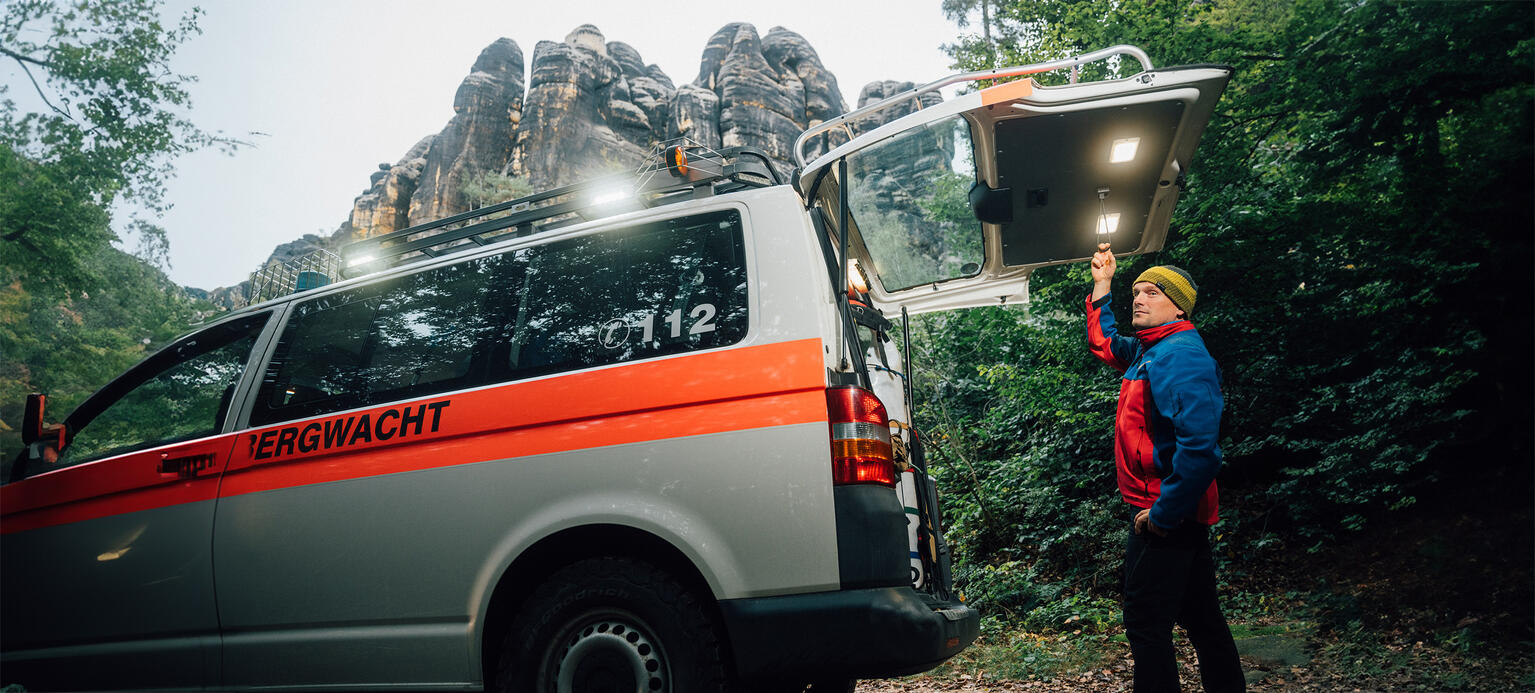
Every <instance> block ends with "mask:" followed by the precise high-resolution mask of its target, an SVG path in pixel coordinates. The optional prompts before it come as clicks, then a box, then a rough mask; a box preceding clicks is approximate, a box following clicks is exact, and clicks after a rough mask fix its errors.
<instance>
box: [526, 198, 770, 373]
mask: <svg viewBox="0 0 1535 693" xmlns="http://www.w3.org/2000/svg"><path fill="white" fill-rule="evenodd" d="M532 251H533V252H532V253H531V254H530V255H529V258H528V269H527V274H526V275H525V277H524V282H523V286H522V289H521V291H520V299H521V300H520V301H519V308H520V310H518V311H517V313H516V315H517V319H516V324H515V326H514V328H513V330H512V337H511V340H510V342H509V343H508V344H507V345H505V353H504V355H502V357H501V358H498V359H496V361H497V363H496V367H497V371H498V373H504V374H505V375H504V376H503V377H511V378H521V377H528V376H536V375H542V374H546V373H554V372H559V371H566V370H573V369H577V368H589V367H592V366H602V365H607V364H611V363H619V362H623V361H630V360H634V359H640V358H650V357H653V356H662V355H666V354H675V353H681V352H685V351H696V350H699V349H712V348H715V347H721V346H726V345H729V344H734V343H735V342H738V341H740V340H741V339H742V338H743V337H745V336H746V329H747V291H746V252H745V249H744V242H743V240H742V235H741V215H740V213H739V212H736V211H734V210H726V211H720V212H711V213H708V214H701V215H696V216H691V217H683V218H680V219H673V220H669V221H665V222H659V223H654V224H646V225H643V226H636V227H631V228H627V229H618V230H615V231H611V232H607V233H602V234H596V235H592V236H583V237H580V238H572V239H569V240H565V241H560V242H556V243H551V244H549V245H545V246H540V247H537V248H533V249H532ZM502 369H504V370H502Z"/></svg>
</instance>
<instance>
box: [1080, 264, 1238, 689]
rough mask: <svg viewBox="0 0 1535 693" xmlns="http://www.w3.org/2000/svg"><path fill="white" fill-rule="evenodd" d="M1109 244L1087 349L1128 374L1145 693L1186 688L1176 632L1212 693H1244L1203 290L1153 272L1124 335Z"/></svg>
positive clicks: (1138, 292)
mask: <svg viewBox="0 0 1535 693" xmlns="http://www.w3.org/2000/svg"><path fill="white" fill-rule="evenodd" d="M1115 267H1116V265H1115V262H1114V255H1113V253H1111V252H1110V251H1109V245H1108V244H1107V243H1103V244H1100V245H1099V246H1098V252H1097V253H1095V254H1094V255H1093V260H1092V274H1093V293H1092V295H1091V296H1089V297H1088V300H1087V341H1088V348H1089V349H1090V350H1091V351H1092V352H1093V355H1094V356H1097V357H1098V358H1100V359H1103V361H1104V362H1106V363H1108V364H1109V365H1110V366H1113V367H1114V368H1116V369H1118V370H1119V371H1120V372H1122V373H1124V379H1123V380H1122V381H1120V387H1119V406H1118V408H1117V411H1116V413H1115V417H1114V461H1115V467H1116V469H1117V471H1118V478H1119V492H1120V495H1122V496H1123V497H1124V499H1125V502H1127V503H1129V504H1130V505H1131V506H1132V507H1133V508H1135V509H1136V510H1137V512H1136V513H1135V518H1134V520H1133V522H1132V524H1131V528H1130V533H1129V539H1128V541H1127V542H1126V546H1125V602H1124V621H1125V635H1126V637H1127V638H1128V639H1129V640H1130V652H1131V654H1132V655H1133V656H1134V657H1135V690H1136V691H1137V692H1146V691H1177V690H1178V668H1177V661H1176V659H1175V657H1174V652H1173V640H1172V634H1173V624H1174V623H1177V624H1179V625H1181V626H1183V629H1184V630H1185V631H1186V632H1187V633H1188V637H1189V641H1190V642H1192V643H1193V644H1194V649H1195V651H1196V652H1197V653H1198V654H1199V674H1200V678H1201V679H1202V680H1203V682H1204V688H1205V690H1206V691H1211V692H1215V691H1243V690H1246V682H1245V680H1244V678H1243V675H1242V665H1241V662H1240V661H1239V660H1238V659H1237V650H1236V643H1235V642H1234V641H1233V640H1232V639H1231V630H1230V629H1229V628H1227V626H1226V617H1225V616H1224V615H1223V614H1222V613H1221V609H1220V603H1219V601H1218V600H1217V598H1216V594H1215V562H1214V560H1213V559H1212V558H1211V555H1210V538H1209V530H1210V525H1213V524H1215V521H1216V514H1217V510H1218V506H1217V502H1216V501H1217V496H1216V489H1215V473H1216V472H1217V471H1219V470H1220V466H1221V451H1220V447H1219V446H1218V445H1217V438H1218V436H1219V432H1220V421H1221V391H1220V378H1219V376H1217V375H1216V371H1215V360H1214V359H1212V358H1210V352H1209V351H1207V350H1206V349H1205V344H1204V340H1202V339H1200V338H1199V333H1198V332H1196V331H1195V330H1194V326H1193V325H1191V324H1189V321H1188V319H1187V318H1188V315H1189V313H1191V312H1192V311H1193V310H1194V302H1195V298H1197V297H1198V294H1199V287H1198V286H1197V285H1195V284H1194V280H1193V279H1192V278H1190V277H1189V275H1188V273H1187V272H1184V271H1183V270H1181V269H1178V268H1177V267H1173V266H1171V265H1163V266H1159V267H1153V268H1151V269H1149V270H1146V271H1145V272H1144V273H1142V274H1141V276H1140V277H1138V278H1136V280H1135V283H1134V284H1133V285H1132V286H1131V296H1132V298H1133V301H1132V304H1131V305H1132V310H1133V314H1132V317H1131V319H1130V325H1131V326H1132V327H1134V328H1135V329H1136V333H1135V336H1134V337H1125V336H1122V335H1119V334H1118V332H1117V331H1116V330H1115V328H1114V314H1113V313H1112V312H1111V311H1109V310H1108V309H1107V307H1108V303H1109V286H1110V283H1111V280H1112V279H1113V277H1114V270H1115Z"/></svg>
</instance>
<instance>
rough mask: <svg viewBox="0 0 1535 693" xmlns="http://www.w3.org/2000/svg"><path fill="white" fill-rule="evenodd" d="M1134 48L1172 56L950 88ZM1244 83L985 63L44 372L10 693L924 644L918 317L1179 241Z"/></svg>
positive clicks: (790, 656) (653, 666)
mask: <svg viewBox="0 0 1535 693" xmlns="http://www.w3.org/2000/svg"><path fill="white" fill-rule="evenodd" d="M1100 60H1109V61H1111V64H1112V61H1118V62H1120V63H1124V65H1125V66H1128V65H1129V64H1130V61H1132V60H1134V61H1138V62H1139V63H1140V64H1141V66H1142V70H1141V71H1140V72H1139V73H1137V74H1135V75H1134V76H1131V77H1128V78H1123V79H1112V80H1105V81H1094V82H1080V81H1075V80H1074V81H1073V82H1072V83H1070V84H1067V85H1064V86H1053V87H1046V86H1041V85H1039V84H1038V83H1036V82H1035V81H1034V80H1032V79H1030V78H1027V77H1025V78H1023V79H1019V80H1017V81H1010V82H1005V83H1000V84H995V85H994V86H985V87H984V88H977V89H975V90H973V91H971V92H969V93H966V94H962V95H960V96H958V97H955V98H953V99H950V100H948V101H941V102H938V103H934V100H933V99H931V98H930V97H929V98H928V99H926V100H924V99H923V98H922V97H923V96H925V95H928V94H931V93H933V92H936V91H937V90H938V89H941V88H943V87H946V86H949V85H952V84H961V83H975V82H978V81H982V80H996V79H998V78H1006V77H1015V76H1025V75H1028V74H1032V73H1038V72H1043V71H1047V70H1061V69H1070V70H1072V71H1073V75H1075V73H1076V70H1077V68H1078V66H1081V65H1083V64H1086V63H1090V62H1096V61H1100ZM1125 71H1127V72H1128V70H1125ZM1230 73H1231V71H1230V69H1229V68H1226V67H1219V66H1199V67H1180V68H1171V69H1154V68H1152V66H1151V62H1150V60H1149V59H1148V58H1147V57H1146V55H1145V54H1144V52H1142V51H1140V50H1139V49H1136V48H1133V47H1127V46H1120V47H1115V48H1111V49H1106V50H1104V51H1099V52H1096V53H1091V54H1087V55H1083V56H1079V57H1075V58H1071V59H1066V60H1059V61H1054V62H1050V63H1044V64H1040V65H1031V66H1024V67H1017V68H1004V69H998V70H987V71H982V72H973V73H967V74H961V75H955V76H953V77H949V78H946V79H943V80H939V81H937V82H933V83H931V84H928V85H925V86H923V87H920V88H917V89H914V90H912V91H910V92H907V93H905V94H902V95H900V96H897V97H895V98H893V99H889V100H886V101H883V102H880V103H876V104H873V105H870V106H867V107H865V108H862V109H859V110H857V111H854V112H852V113H849V114H847V115H845V116H842V117H839V118H837V119H835V120H832V121H827V122H825V123H820V124H817V125H816V126H815V127H812V128H811V129H810V130H808V131H806V132H805V134H804V135H803V136H802V137H801V138H800V140H799V141H798V142H797V143H796V144H795V151H794V152H793V155H794V157H795V158H796V162H797V163H798V165H799V167H798V168H797V170H796V171H795V172H794V174H793V175H792V176H789V179H788V180H787V181H785V180H784V179H783V178H781V177H780V173H779V172H778V171H777V170H775V168H774V165H773V163H772V161H771V160H770V158H769V157H768V156H766V155H765V154H763V153H762V152H759V151H756V150H752V149H749V148H744V147H731V148H725V149H720V150H717V151H716V150H710V149H707V148H704V147H698V146H691V145H687V144H681V145H676V146H670V147H666V148H664V149H662V150H660V151H658V152H657V158H656V160H655V161H654V162H652V163H651V164H650V165H648V166H646V167H645V168H644V169H643V170H641V171H640V172H638V174H637V175H635V176H632V177H627V178H622V179H618V178H610V179H605V180H602V181H596V182H589V183H582V184H577V185H573V186H567V187H563V188H558V189H555V190H550V191H545V192H541V193H537V194H534V195H530V196H527V197H524V198H520V199H516V200H510V201H508V202H505V203H501V204H496V205H492V206H489V207H484V208H481V209H477V210H474V211H471V212H467V213H464V214H460V215H457V216H453V217H449V218H445V219H441V220H438V221H434V222H431V223H428V224H424V225H420V226H417V227H413V228H408V229H404V230H402V231H399V232H396V233H391V234H387V235H383V236H379V237H376V238H370V239H366V240H363V241H359V242H356V243H353V244H351V245H350V246H347V247H346V248H344V249H343V252H342V253H341V255H340V257H339V260H338V265H337V267H336V269H335V271H332V272H326V271H309V272H304V273H300V276H299V277H298V281H297V285H296V286H293V287H289V288H290V289H292V288H304V290H301V291H295V292H292V293H288V294H286V295H282V296H278V297H275V298H271V299H270V300H265V301H262V302H260V303H257V304H255V305H251V306H250V307H248V308H245V309H242V310H239V311H237V312H235V313H233V314H230V315H228V316H227V317H223V318H222V319H219V320H218V321H217V322H214V323H212V324H208V325H206V326H204V327H201V328H200V329H197V330H196V331H195V332H193V333H191V334H189V335H187V336H185V337H182V338H180V339H178V340H176V341H175V342H174V343H172V344H170V345H169V346H167V347H165V348H164V349H162V350H160V351H158V352H156V353H154V354H153V355H152V356H149V357H148V358H147V359H145V360H144V361H143V362H141V363H140V364H138V365H137V366H135V367H133V368H132V369H130V370H129V371H127V372H126V373H124V374H123V375H121V376H120V377H118V378H117V379H115V380H113V381H112V382H111V383H109V384H107V385H106V386H105V387H103V388H102V389H101V390H100V391H99V392H97V393H96V394H95V395H93V396H92V397H90V398H89V399H88V400H86V401H85V402H84V403H83V404H81V405H80V406H79V407H78V408H76V409H75V410H74V411H73V412H71V413H70V414H69V415H68V416H67V417H65V418H64V419H63V421H62V423H60V424H45V423H44V417H45V413H44V404H45V397H43V396H41V395H34V396H32V397H31V398H29V400H28V405H27V409H26V417H25V421H24V422H23V423H24V428H25V430H24V431H23V434H24V439H25V441H26V443H27V444H28V447H27V449H26V450H25V451H24V452H23V453H22V454H21V455H20V456H19V457H18V458H17V459H16V460H15V462H14V464H13V467H12V469H11V472H10V474H9V475H8V478H7V479H6V480H5V481H6V483H5V485H4V486H3V487H0V566H3V567H0V580H3V584H0V588H3V590H0V599H3V608H0V614H3V619H0V629H3V630H0V685H6V684H20V685H22V686H25V687H26V689H27V690H32V691H44V690H79V689H147V688H152V689H217V690H250V689H286V690H382V689H411V690H487V689H489V690H498V691H538V692H540V693H543V692H546V691H609V690H612V691H674V692H677V693H690V692H694V691H718V690H726V689H735V688H749V689H753V690H801V689H803V688H805V687H806V686H807V685H808V686H810V687H811V688H813V689H815V690H823V689H840V690H847V689H849V688H850V687H851V685H852V684H851V682H852V681H854V680H856V679H858V678H869V677H888V676H894V675H901V674H909V673H914V672H920V671H924V670H927V669H930V668H932V667H934V666H936V665H938V664H939V663H941V662H943V661H944V660H946V659H948V658H949V657H952V656H953V655H955V654H956V653H958V652H960V651H961V650H963V649H964V648H965V647H966V646H967V645H968V644H970V642H971V641H972V640H973V639H974V638H975V637H976V634H977V629H978V617H977V614H976V612H975V611H974V610H972V609H970V608H969V607H967V606H966V605H965V604H964V603H963V602H962V600H961V599H959V598H958V597H957V595H956V593H955V591H954V589H953V587H952V586H951V584H950V576H949V565H948V547H947V546H946V544H945V543H944V539H943V534H942V522H941V513H940V506H939V504H940V498H939V494H938V491H937V489H936V488H935V484H934V482H933V478H932V476H930V475H929V474H928V470H927V467H926V462H925V458H924V454H923V448H924V445H923V440H924V439H923V435H922V433H921V426H922V424H923V422H922V421H921V420H920V417H914V416H913V412H914V411H916V408H915V406H914V403H913V402H912V398H913V390H912V387H911V372H912V369H913V365H912V364H911V363H910V362H911V359H910V358H909V354H907V353H903V351H904V349H903V348H904V347H905V346H906V345H907V344H909V342H907V341H905V340H904V339H902V338H901V336H900V333H901V332H902V330H903V329H905V328H906V323H907V320H908V319H909V317H910V316H911V315H914V314H918V313H924V312H930V311H938V310H947V309H953V308H961V307H971V306H984V305H1010V304H1015V303H1019V302H1022V301H1024V300H1026V298H1027V285H1028V284H1027V282H1028V277H1029V273H1030V272H1031V271H1032V270H1033V269H1034V268H1037V267H1040V266H1044V265H1049V264H1056V263H1063V262H1074V261H1079V260H1082V259H1085V258H1087V257H1089V256H1090V255H1091V254H1092V252H1093V251H1094V249H1095V246H1096V244H1097V243H1099V242H1100V241H1102V240H1106V239H1112V241H1113V243H1114V247H1115V248H1116V249H1120V250H1123V251H1126V254H1129V253H1144V252H1148V251H1152V250H1156V249H1158V248H1160V247H1161V244H1162V242H1163V239H1164V236H1165V233H1166V230H1167V226H1168V219H1169V217H1170V215H1171V213H1172V210H1173V206H1174V202H1175V201H1176V199H1177V196H1178V192H1179V190H1180V188H1181V187H1182V186H1183V184H1184V175H1185V173H1186V171H1187V170H1188V166H1189V163H1190V161H1191V159H1192V158H1193V154H1194V151H1195V146H1196V143H1197V142H1198V140H1199V137H1200V135H1201V132H1202V131H1203V129H1204V126H1205V123H1206V121H1207V120H1208V119H1209V117H1210V114H1211V111H1212V109H1213V107H1214V104H1215V102H1216V100H1217V98H1218V97H1219V95H1220V93H1221V91H1222V89H1223V88H1224V86H1225V84H1226V82H1227V80H1228V79H1229V77H1230ZM892 109H902V110H905V111H909V113H907V114H905V115H902V116H901V117H899V118H896V119H894V120H891V121H890V122H887V123H885V124H883V125H878V126H877V127H876V126H874V122H875V121H872V120H870V116H885V115H888V114H889V113H888V112H896V111H892ZM834 132H842V133H844V134H845V135H846V137H844V138H837V139H834V138H833V134H832V133H834ZM810 152H820V153H819V154H818V155H816V156H814V157H813V160H807V159H810V158H811V156H810ZM917 367H920V364H917Z"/></svg>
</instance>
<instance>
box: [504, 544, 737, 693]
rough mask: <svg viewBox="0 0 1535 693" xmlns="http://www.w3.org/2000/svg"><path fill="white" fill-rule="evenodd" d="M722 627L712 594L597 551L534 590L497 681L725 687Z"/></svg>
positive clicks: (566, 689)
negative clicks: (707, 596)
mask: <svg viewBox="0 0 1535 693" xmlns="http://www.w3.org/2000/svg"><path fill="white" fill-rule="evenodd" d="M724 680H725V662H724V653H723V648H722V647H721V644H720V637H719V634H718V632H717V631H716V629H715V627H714V623H713V620H712V619H711V618H710V617H709V614H708V612H707V611H706V609H705V607H704V605H703V603H701V602H700V601H699V599H698V598H697V597H696V596H694V595H693V593H692V592H690V591H689V590H688V589H687V588H686V587H684V586H683V585H682V584H681V583H679V582H678V581H677V580H676V579H675V578H673V577H672V576H670V575H668V574H667V573H666V572H664V571H662V570H661V569H659V568H656V567H655V566H653V565H651V564H649V563H646V562H644V561H639V560H634V559H629V558H595V559H589V560H585V561H580V562H578V563H573V564H571V565H569V566H566V567H565V568H562V569H560V570H559V571H557V572H556V573H555V574H554V575H552V576H550V578H549V579H548V580H547V581H546V582H544V584H542V585H540V586H539V587H538V589H536V590H534V592H533V595H532V596H531V597H530V598H529V599H528V601H527V602H526V605H525V606H524V607H523V609H522V611H521V612H519V613H518V614H517V618H516V619H515V620H514V621H513V622H512V628H511V631H510V632H509V633H508V634H507V636H506V640H505V641H504V644H503V645H502V648H501V660H500V666H499V667H498V670H497V672H496V687H495V690H498V691H504V692H512V691H516V692H519V693H520V692H523V691H536V692H537V693H588V692H591V693H608V692H609V691H611V692H613V693H649V692H652V691H660V692H668V691H669V692H672V693H690V692H691V691H714V692H717V691H721V690H723V688H724Z"/></svg>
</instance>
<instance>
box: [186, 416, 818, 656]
mask: <svg viewBox="0 0 1535 693" xmlns="http://www.w3.org/2000/svg"><path fill="white" fill-rule="evenodd" d="M824 430H825V423H824V422H816V423H807V424H799V425H788V426H773V427H768V428H754V429H747V430H741V431H734V432H728V433H714V434H708V435H704V436H690V437H684V438H668V439H663V440H655V441H647V442H642V443H631V444H624V445H613V446H606V447H601V448H590V449H581V450H571V451H564V452H556V453H546V454H538V455H531V456H527V457H516V458H507V459H501V460H492V461H486V462H481V463H476V464H469V465H460V466H454V467H444V468H431V469H423V470H420V471H415V472H407V473H399V474H390V475H384V476H375V477H366V478H359V479H352V480H347V481H339V482H333V483H325V484H313V485H306V486H300V487H293V488H286V489H278V490H273V491H266V492H260V493H250V494H244V495H239V496H234V497H230V498H226V499H223V501H222V502H221V505H220V508H219V521H218V524H217V529H216V531H215V540H214V551H215V554H216V555H217V556H218V557H219V560H218V561H217V564H216V566H217V570H216V572H217V575H218V580H219V589H220V602H219V616H220V619H221V621H222V623H223V627H224V628H225V630H226V632H230V633H232V634H233V636H232V637H230V638H227V639H226V640H225V643H224V648H225V651H224V666H225V671H226V677H227V678H226V683H227V684H228V685H232V686H252V685H254V686H263V685H293V684H296V683H298V682H301V681H305V680H310V679H309V678H306V677H309V676H310V675H311V674H312V673H313V671H314V670H316V669H321V668H327V669H326V670H328V671H330V672H332V674H331V675H334V676H337V677H338V678H336V679H335V680H336V681H338V682H339V681H363V682H366V681H378V682H386V681H392V682H401V681H413V682H419V683H422V684H427V683H433V682H444V681H472V680H475V679H476V678H477V676H478V671H475V670H471V669H470V661H471V659H470V656H471V653H472V652H473V651H474V648H475V646H476V644H477V642H478V641H477V639H476V638H475V637H474V627H475V626H474V624H475V623H477V622H478V619H479V618H480V617H481V615H482V614H481V611H482V609H483V608H484V604H485V603H486V602H488V601H489V593H488V592H486V590H487V589H488V588H493V587H494V584H495V581H494V580H488V579H487V575H489V574H495V575H497V576H498V577H499V573H500V571H502V570H504V569H505V567H506V566H507V565H509V564H510V563H511V561H512V560H514V559H515V558H516V556H517V555H518V554H520V552H521V551H522V550H524V549H526V548H527V547H528V546H531V545H533V544H534V543H536V542H537V541H538V540H539V539H542V538H543V537H546V536H549V535H552V534H555V533H557V532H559V531H561V530H563V529H568V528H571V527H578V526H582V525H588V524H609V525H612V524H617V525H624V526H628V527H633V528H635V529H639V530H641V531H646V532H649V533H651V534H653V535H655V536H657V537H660V538H661V539H663V540H665V541H667V542H668V543H671V544H672V545H673V546H675V547H677V548H678V549H679V550H681V551H682V552H683V553H684V554H685V555H687V556H688V557H689V558H690V559H691V560H693V561H694V564H695V565H696V566H698V567H699V568H700V570H701V572H702V573H703V575H704V577H705V579H706V580H708V581H709V583H710V585H711V588H713V589H715V590H717V595H716V596H718V597H720V598H736V597H748V596H763V595H769V594H782V593H786V592H793V591H806V590H818V589H819V590H826V589H836V586H837V553H836V543H835V537H836V529H835V517H834V515H833V513H832V502H831V485H830V480H829V477H830V453H829V451H828V450H827V449H826V446H825V445H822V444H819V441H821V440H824V433H822V432H823V431H824ZM719 450H739V451H741V454H740V456H739V457H721V456H720V455H719V454H718V451H719ZM764 526H771V527H774V528H775V531H771V532H763V531H761V528H762V527H764ZM747 536H749V537H751V541H742V539H741V538H742V537H747ZM405 547H408V548H405ZM274 565H280V566H297V567H301V569H294V570H278V571H274V570H271V568H270V566H274ZM363 577H365V578H366V579H361V578H363ZM381 615H387V618H380V616H381ZM422 630H425V631H429V633H430V634H435V636H437V637H440V638H443V639H444V640H443V642H442V643H441V646H440V647H439V646H436V645H434V646H431V647H427V648H424V649H422V650H419V651H416V650H413V651H412V652H411V653H410V655H409V656H410V657H413V658H419V659H420V660H422V661H424V662H425V664H422V665H421V666H414V665H413V668H410V669H409V670H402V669H401V666H403V665H401V664H399V663H398V662H396V661H395V660H397V659H399V658H401V657H402V655H401V653H400V652H398V651H393V650H390V649H387V648H379V647H372V648H370V647H369V646H368V645H367V643H369V642H377V641H382V642H388V641H390V640H392V639H397V638H405V639H408V635H407V634H409V633H414V632H417V631H422ZM256 634H262V635H261V636H260V637H255V636H256ZM455 634H456V635H455ZM454 638H456V643H454V646H453V647H449V644H448V642H447V641H448V640H452V639H454ZM279 654H280V656H281V660H280V661H284V662H290V663H293V667H292V668H291V669H288V668H283V669H279V668H274V667H271V666H269V665H268V664H267V663H266V662H267V661H268V660H267V659H266V658H268V657H271V656H279ZM411 672H415V673H411ZM407 675H409V676H410V678H402V677H405V676H407ZM287 676H293V677H294V678H291V679H288V678H285V677H287ZM381 676H382V677H383V678H379V677H381Z"/></svg>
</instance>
